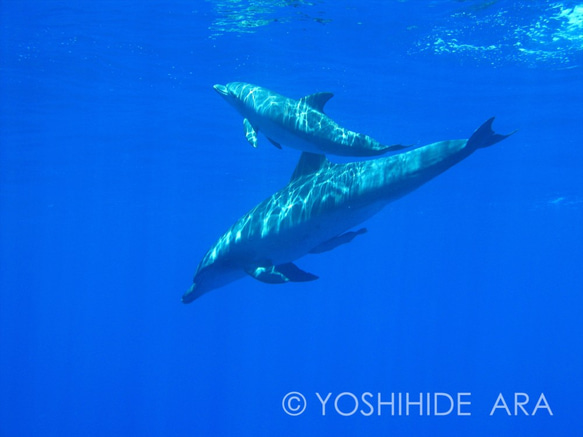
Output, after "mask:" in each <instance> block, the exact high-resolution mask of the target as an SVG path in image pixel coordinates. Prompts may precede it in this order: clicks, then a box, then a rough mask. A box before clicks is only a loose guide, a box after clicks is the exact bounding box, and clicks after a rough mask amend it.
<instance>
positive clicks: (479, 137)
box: [466, 117, 516, 149]
mask: <svg viewBox="0 0 583 437" xmlns="http://www.w3.org/2000/svg"><path fill="white" fill-rule="evenodd" d="M493 122H494V117H492V118H490V119H489V120H487V121H486V122H485V123H484V124H483V125H482V126H480V127H479V128H478V129H476V131H475V132H474V133H473V134H472V136H471V137H470V139H469V140H468V144H467V146H466V147H467V148H468V149H480V148H482V147H489V146H492V145H494V144H496V143H498V142H500V141H502V140H504V139H506V138H508V137H509V136H510V135H513V134H514V133H516V131H513V132H510V133H509V134H508V135H501V134H497V133H496V132H494V130H493V129H492V123H493Z"/></svg>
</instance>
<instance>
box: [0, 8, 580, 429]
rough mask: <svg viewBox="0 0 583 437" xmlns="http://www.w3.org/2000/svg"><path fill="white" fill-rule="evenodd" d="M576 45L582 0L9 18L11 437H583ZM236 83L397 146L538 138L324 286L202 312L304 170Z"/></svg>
mask: <svg viewBox="0 0 583 437" xmlns="http://www.w3.org/2000/svg"><path fill="white" fill-rule="evenodd" d="M582 34H583V3H581V2H579V1H563V2H560V1H558V2H556V3H549V2H534V1H506V0H501V1H497V2H496V1H494V2H491V1H490V2H484V1H483V0H481V1H471V0H467V1H446V0H441V1H437V0H435V1H425V2H421V1H414V0H410V1H381V0H367V1H362V2H356V1H354V2H349V1H346V0H334V1H332V0H324V1H317V0H312V1H299V0H298V1H258V0H257V1H252V0H248V1H244V0H231V1H228V0H222V1H219V0H217V1H200V0H199V1H191V2H185V1H177V0H169V1H165V2H138V1H135V0H133V1H130V0H116V1H111V0H107V1H99V2H89V1H70V0H69V1H66V0H62V1H56V0H46V1H40V0H37V1H29V0H18V1H16V0H12V1H3V2H2V3H1V4H0V436H10V437H12V436H59V437H66V436H81V435H82V436H87V437H88V436H128V435H131V436H360V435H373V436H376V435H390V436H492V435H497V436H551V435H561V436H581V435H583V322H582V320H583V147H582V145H583V123H582V121H583V40H582V39H581V35H582ZM236 80H240V81H246V82H251V83H256V84H259V85H262V86H265V87H267V88H270V89H273V90H276V91H278V92H280V93H282V94H284V95H287V96H290V97H294V98H299V97H301V96H304V95H307V94H311V93H313V92H317V91H331V92H334V93H335V97H334V98H333V99H332V100H331V101H330V102H329V103H328V105H327V108H326V109H327V113H328V115H330V116H331V117H332V118H334V119H335V120H336V121H338V122H339V123H341V124H342V125H344V126H346V127H348V128H350V129H352V130H355V131H358V132H363V133H366V134H368V135H370V136H372V137H373V138H376V139H378V140H379V141H381V142H384V143H388V144H394V143H403V144H414V145H424V144H428V143H431V142H434V141H439V140H446V139H455V138H468V136H469V135H471V133H472V132H473V130H474V129H475V128H477V127H478V126H479V125H480V124H481V123H482V122H483V121H485V120H486V119H488V118H489V117H491V116H496V117H497V118H496V121H495V124H494V127H495V128H496V129H497V131H498V132H500V133H508V132H510V131H512V130H514V129H518V133H517V134H515V135H514V136H513V137H511V138H509V139H507V140H505V141H504V142H502V143H499V144H497V145H495V146H493V147H490V148H487V149H483V150H479V151H478V152H476V153H475V154H474V155H472V156H471V157H470V158H468V159H467V160H466V161H464V162H461V163H460V164H458V165H457V166H455V167H454V168H452V169H450V170H449V171H448V172H446V173H445V174H443V175H441V176H440V177H438V178H437V179H435V180H433V181H431V182H430V183H429V184H427V185H426V186H424V187H422V188H421V189H419V190H418V191H416V192H414V193H412V194H410V195H408V196H406V197H404V198H403V199H401V200H399V201H397V202H395V203H392V204H390V205H388V206H387V207H386V208H385V209H384V210H383V211H382V212H381V213H379V214H378V215H376V216H375V217H373V218H372V219H370V220H369V221H368V222H366V227H367V228H368V231H369V232H368V233H367V234H365V235H362V236H359V237H358V238H356V239H355V240H354V241H353V242H351V243H350V244H348V245H345V246H342V247H339V248H337V249H335V250H334V251H332V252H327V253H323V254H319V255H309V256H306V257H305V258H302V259H300V260H298V262H297V264H298V265H299V266H300V267H301V268H302V269H305V270H306V271H309V272H313V273H315V274H317V275H318V276H319V277H320V279H319V280H318V281H314V282H311V283H296V284H286V285H283V286H273V285H271V286H270V285H266V284H263V283H260V282H258V281H255V280H253V279H252V278H245V279H242V280H240V281H238V282H234V283H232V284H231V285H229V286H227V287H225V288H222V289H219V290H216V291H213V292H211V293H209V294H208V295H205V296H203V297H202V298H201V299H200V300H197V301H195V302H193V303H192V304H190V305H184V304H182V303H181V302H180V297H181V295H182V294H183V293H184V291H186V289H187V288H188V287H189V285H190V283H191V281H192V275H193V274H194V271H195V269H196V266H197V264H198V262H199V261H200V259H201V258H202V256H203V255H204V254H205V252H206V250H207V249H208V248H209V247H210V246H211V245H212V244H213V243H214V241H216V239H217V238H218V237H220V235H222V233H223V232H224V231H225V230H226V229H227V228H228V227H229V226H230V225H231V224H232V223H233V222H234V221H235V220H236V219H237V218H239V217H240V216H241V215H243V214H244V213H245V212H247V211H248V210H249V209H251V208H252V207H253V206H254V205H256V204H257V203H258V202H260V201H261V200H263V199H264V198H266V197H268V196H269V195H271V194H272V193H273V192H275V191H276V190H278V189H280V188H281V187H282V186H284V185H285V184H286V183H287V181H288V180H289V177H290V175H291V173H292V171H293V169H294V167H295V164H296V162H297V160H298V157H299V152H297V151H295V150H293V149H289V148H284V149H283V150H278V149H276V148H275V147H273V146H272V145H271V144H269V142H268V141H267V140H266V139H265V138H264V137H261V136H260V139H259V147H258V149H253V148H251V147H250V146H249V145H248V143H247V142H246V140H245V138H244V135H243V128H242V117H241V116H239V115H238V114H237V113H236V111H235V110H234V109H233V108H231V107H229V106H228V105H227V103H226V102H225V101H223V99H221V98H220V97H219V96H218V95H217V94H216V93H215V92H214V90H213V89H212V85H213V84H215V83H226V82H230V81H236ZM333 159H334V158H333ZM290 392H299V393H301V394H302V395H303V396H304V398H305V399H306V404H305V410H304V411H303V412H302V414H298V415H296V416H291V415H289V414H287V413H286V412H285V411H284V408H283V406H284V405H286V404H285V402H283V401H284V397H285V396H286V394H288V393H290ZM329 393H331V394H330V397H329V398H328V401H327V402H326V403H325V415H324V414H323V413H324V411H323V406H322V402H321V401H320V400H319V398H318V396H321V398H322V399H325V398H326V396H327V395H328V394H329ZM399 393H401V396H402V398H403V401H402V403H401V407H402V411H401V414H400V415H399V410H398V407H399V405H397V400H398V396H399ZM420 393H422V402H423V405H422V413H423V415H420V407H419V405H417V404H410V405H409V407H410V411H409V415H406V411H405V407H406V405H405V396H406V395H407V394H408V395H409V396H410V402H419V394H420ZM427 393H429V399H430V402H433V399H434V395H435V393H445V394H447V395H449V396H451V399H454V403H455V406H453V409H452V411H451V412H449V413H448V414H443V415H441V416H438V415H436V414H435V410H434V403H430V404H429V405H428V404H427ZM468 393H471V395H469V394H468ZM515 393H517V394H516V395H515ZM369 394H370V396H369ZM392 394H394V395H393V396H394V399H395V402H394V404H393V407H394V411H391V406H390V405H383V404H381V407H380V408H378V401H379V400H380V401H381V402H387V401H390V399H391V396H392ZM500 394H502V398H503V401H501V400H500V398H499V396H500ZM526 395H528V397H529V402H528V403H525V401H526V397H525V396H526ZM541 395H544V396H543V398H542V401H541ZM458 396H459V397H460V398H459V399H460V400H461V401H462V402H469V404H459V403H458V402H457V401H458ZM438 397H439V399H440V402H441V403H439V404H438V410H437V412H442V413H444V412H447V410H448V409H449V406H450V403H448V402H449V401H448V398H447V397H446V396H445V395H439V396H438ZM515 397H516V400H517V401H518V403H520V404H521V405H520V406H516V407H515ZM288 400H289V403H288V404H287V405H288V407H289V408H291V410H290V411H291V412H292V413H299V412H301V409H300V407H301V405H300V404H299V402H300V401H301V399H299V398H298V399H290V398H288ZM335 401H336V404H335ZM365 401H367V402H368V403H369V404H370V405H372V407H369V406H368V405H367V403H366V402H365ZM501 402H502V403H504V402H505V403H506V404H507V409H506V408H504V407H503V406H502V403H501ZM537 403H538V408H537ZM495 407H497V408H495ZM523 408H524V410H523ZM353 411H354V413H353ZM428 412H429V414H427V413H428ZM533 412H534V413H536V414H535V415H532V413H533ZM468 413H469V414H468ZM515 413H516V415H515ZM525 413H528V416H527V415H526V414H525ZM551 413H552V415H551Z"/></svg>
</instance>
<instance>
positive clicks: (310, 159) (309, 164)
mask: <svg viewBox="0 0 583 437" xmlns="http://www.w3.org/2000/svg"><path fill="white" fill-rule="evenodd" d="M327 162H328V160H327V159H326V157H325V156H324V155H319V154H317V153H310V152H303V153H302V156H300V160H299V161H298V165H296V169H295V170H294V173H293V174H292V177H291V179H290V182H291V181H293V180H295V179H297V178H299V177H302V176H305V175H308V174H312V173H315V172H317V171H318V170H320V169H321V168H322V166H324V165H325V164H326V163H327Z"/></svg>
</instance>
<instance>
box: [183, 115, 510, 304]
mask: <svg viewBox="0 0 583 437" xmlns="http://www.w3.org/2000/svg"><path fill="white" fill-rule="evenodd" d="M493 120H494V119H493V118H491V119H490V120H488V121H487V122H486V123H484V124H483V125H482V126H481V127H480V128H478V130H476V131H475V132H474V134H473V135H472V136H471V137H470V139H469V140H450V141H440V142H437V143H433V144H429V145H427V146H423V147H419V148H417V149H413V150H411V151H409V152H406V153H401V154H399V155H394V156H389V157H384V158H378V159H374V160H369V161H360V162H352V163H348V164H334V163H332V162H330V161H328V160H327V159H326V157H324V156H323V155H317V154H312V153H308V152H304V153H303V154H302V156H301V158H300V161H299V163H298V165H297V167H296V169H295V171H294V173H293V175H292V178H291V180H290V182H289V183H288V184H287V185H286V186H285V187H284V188H282V189H281V190H279V191H278V192H276V193H275V194H273V195H272V196H271V197H269V198H268V199H266V200H264V201H263V202H261V203H260V204H259V205H257V206H256V207H255V208H253V209H252V210H251V211H249V212H248V213H247V214H245V215H244V216H243V217H241V218H240V219H239V220H237V222H236V223H235V224H234V225H233V226H231V228H230V229H229V230H228V231H227V232H226V233H225V234H224V235H223V236H222V237H221V238H219V240H218V241H217V242H216V243H215V244H214V245H213V246H212V247H211V248H210V250H209V251H208V252H207V253H206V255H205V256H204V257H203V259H202V261H201V262H200V264H199V265H198V268H197V270H196V273H195V275H194V280H193V284H192V286H191V287H190V289H189V290H188V291H187V292H186V293H185V294H184V296H183V297H182V301H183V302H184V303H188V302H192V301H193V300H195V299H196V298H198V297H200V296H202V295H203V294H205V293H207V292H209V291H211V290H213V289H215V288H219V287H222V286H224V285H226V284H228V283H230V282H232V281H235V280H237V279H240V278H243V277H244V276H245V275H250V276H252V277H254V278H255V279H258V280H259V281H263V282H267V283H272V284H279V283H285V282H289V281H292V282H302V281H311V280H314V279H317V276H315V275H313V274H311V273H307V272H304V271H302V270H301V269H299V268H298V267H297V266H296V265H295V264H293V261H295V260H296V259H298V258H301V257H302V256H304V255H306V254H308V253H320V252H325V251H328V250H332V249H334V248H335V247H337V246H339V245H341V244H344V243H348V242H349V241H351V240H352V239H353V238H354V237H356V236H357V235H358V234H360V233H363V232H365V229H360V230H358V231H349V229H351V228H354V227H355V226H357V225H359V224H360V223H362V222H363V221H365V220H366V219H368V218H369V217H371V216H372V215H374V214H376V213H377V212H379V211H380V210H381V209H382V208H383V207H384V206H385V205H386V204H388V203H389V202H392V201H393V200H396V199H398V198H400V197H402V196H404V195H405V194H407V193H410V192H411V191H413V190H415V189H416V188H418V187H420V186H421V185H423V184H424V183H426V182H428V181H430V180H431V179H433V178H434V177H436V176H437V175H439V174H441V173H443V172H444V171H445V170H447V169H448V168H450V167H451V166H453V165H455V164H457V163H458V162H460V161H461V160H463V159H465V158H467V157H468V156H470V155H471V154H472V153H473V152H474V151H476V150H477V149H479V148H482V147H487V146H491V145H492V144H495V143H497V142H498V141H501V140H503V139H505V138H507V137H508V136H510V135H512V134H509V135H499V134H496V133H494V131H493V130H492V121H493Z"/></svg>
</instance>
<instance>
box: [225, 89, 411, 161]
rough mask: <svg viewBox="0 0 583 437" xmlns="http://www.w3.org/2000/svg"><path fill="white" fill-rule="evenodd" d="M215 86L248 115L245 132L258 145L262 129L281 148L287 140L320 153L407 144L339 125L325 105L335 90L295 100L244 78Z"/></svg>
mask: <svg viewBox="0 0 583 437" xmlns="http://www.w3.org/2000/svg"><path fill="white" fill-rule="evenodd" d="M214 89H215V90H216V91H217V92H218V93H219V94H220V95H221V96H223V98H224V99H225V100H226V101H227V102H229V103H230V104H231V105H233V106H234V107H235V108H236V109H237V111H239V112H240V113H241V115H242V116H243V117H245V118H244V120H243V126H244V128H245V136H246V137H247V140H248V141H249V143H251V145H252V146H253V147H257V132H259V131H261V132H263V133H264V134H265V136H266V137H267V139H268V140H269V141H270V142H271V143H272V144H273V145H275V146H276V147H278V148H281V144H284V145H286V146H289V147H292V148H294V149H299V150H302V151H304V152H311V153H320V154H331V155H343V156H375V155H382V154H383V153H386V152H390V151H395V150H400V149H402V148H404V147H405V146H401V145H393V146H386V145H384V144H381V143H379V142H378V141H376V140H374V139H373V138H371V137H369V136H368V135H364V134H359V133H357V132H353V131H350V130H348V129H345V128H343V127H341V126H339V125H338V124H337V123H336V122H334V121H333V120H332V119H331V118H330V117H328V116H327V115H326V114H324V105H325V104H326V102H327V101H328V100H330V99H331V98H332V96H333V94H332V93H316V94H311V95H309V96H306V97H303V98H301V99H299V100H294V99H290V98H288V97H284V96H282V95H281V94H277V93H275V92H273V91H269V90H268V89H265V88H263V87H260V86H257V85H251V84H249V83H244V82H231V83H228V84H227V85H215V86H214Z"/></svg>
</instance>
